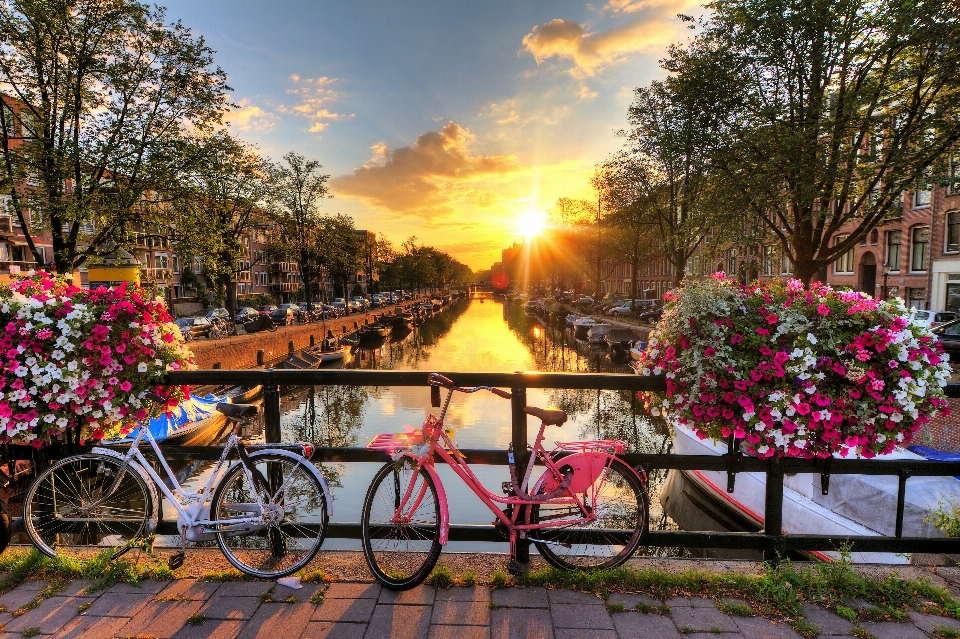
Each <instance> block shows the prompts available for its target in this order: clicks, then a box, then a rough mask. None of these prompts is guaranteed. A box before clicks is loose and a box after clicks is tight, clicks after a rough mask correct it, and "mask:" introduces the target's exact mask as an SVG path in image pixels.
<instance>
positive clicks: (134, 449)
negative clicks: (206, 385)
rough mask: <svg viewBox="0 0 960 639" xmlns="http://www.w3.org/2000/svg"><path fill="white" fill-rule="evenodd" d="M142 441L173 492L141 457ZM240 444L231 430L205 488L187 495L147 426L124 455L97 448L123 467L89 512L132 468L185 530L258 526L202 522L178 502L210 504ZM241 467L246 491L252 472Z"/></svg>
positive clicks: (246, 521) (241, 519) (260, 502)
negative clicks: (147, 479)
mask: <svg viewBox="0 0 960 639" xmlns="http://www.w3.org/2000/svg"><path fill="white" fill-rule="evenodd" d="M144 438H146V440H147V443H149V444H150V447H151V448H152V449H153V452H154V453H155V454H156V456H157V459H159V460H160V465H161V467H162V468H163V471H164V473H165V474H166V476H167V479H168V480H169V481H170V483H171V485H172V486H173V490H172V491H171V490H170V488H169V487H168V486H167V484H166V483H165V482H164V480H163V478H162V477H161V476H160V475H159V473H157V471H155V470H154V469H153V467H152V466H151V465H150V463H149V462H148V461H147V458H146V457H145V456H144V455H143V453H142V452H140V450H139V446H140V443H141V442H142V441H143V439H144ZM239 441H240V440H239V438H238V437H237V433H236V429H234V430H233V432H231V433H230V438H229V439H228V440H227V444H226V445H225V446H224V447H223V453H222V454H221V455H220V459H219V460H218V461H217V464H216V466H214V469H213V472H212V473H211V474H210V478H209V479H208V480H207V484H206V486H204V488H203V489H201V490H200V492H197V493H188V492H186V491H185V490H184V489H183V486H182V485H181V484H180V482H179V481H178V480H177V478H176V476H175V475H174V473H173V471H172V470H170V466H169V465H168V464H167V460H166V458H164V456H163V453H162V452H161V451H160V447H159V446H158V445H157V441H156V440H155V439H154V437H153V434H152V433H151V432H150V429H149V428H147V427H146V425H143V426H141V427H140V429H139V431H138V432H137V435H136V437H134V439H133V441H132V442H131V443H130V448H129V449H127V452H126V454H124V455H121V454H120V453H118V452H116V451H113V450H110V449H108V448H100V447H95V448H93V450H92V451H91V452H93V453H97V454H101V455H108V456H110V457H119V458H121V459H122V462H123V463H122V465H121V467H120V468H121V469H120V472H119V473H117V477H116V479H115V480H114V485H112V486H111V487H110V489H109V490H108V491H106V493H105V495H104V497H103V498H102V499H101V500H99V501H97V502H94V503H93V504H91V505H90V509H91V510H92V509H93V508H96V507H97V506H98V505H99V504H100V503H101V502H102V501H103V500H105V499H107V498H108V497H109V496H110V495H111V494H113V492H114V491H115V490H116V489H117V487H118V486H119V483H120V478H121V477H122V476H123V471H124V470H125V469H126V468H127V466H130V467H131V468H133V470H135V471H137V472H141V473H144V472H145V473H146V474H147V475H148V476H149V477H150V479H151V481H152V482H153V484H154V486H156V487H157V488H158V489H159V490H160V492H161V493H163V495H164V496H165V497H166V498H167V499H168V500H170V502H171V503H172V504H173V506H174V508H176V509H177V512H178V513H179V515H180V517H182V518H183V520H184V521H185V522H186V525H187V527H193V526H198V525H203V526H206V527H214V528H215V530H214V531H211V532H215V531H216V529H217V527H219V526H220V525H225V524H229V525H235V524H249V523H254V522H257V521H258V520H259V518H258V517H238V518H231V519H230V520H228V521H219V520H209V519H204V518H202V517H201V513H202V512H203V509H202V508H198V509H197V511H196V513H191V512H190V511H189V510H188V509H187V508H186V507H185V506H184V504H183V503H182V502H181V499H180V498H182V499H183V500H184V501H186V502H188V503H193V502H199V503H200V504H201V505H202V504H204V503H206V502H209V501H210V500H211V498H212V488H213V487H214V486H215V485H216V484H217V481H218V479H219V478H220V476H221V472H220V471H221V469H222V468H223V466H224V464H225V463H226V462H227V457H228V455H229V454H230V451H231V450H233V449H234V448H238V449H239ZM240 463H241V464H243V470H244V474H245V476H246V479H247V482H248V483H247V485H248V487H253V486H255V484H254V480H253V472H252V470H251V468H250V467H249V466H248V465H247V464H244V463H243V461H242V460H241V462H240ZM288 480H289V478H288ZM285 488H286V482H285V483H284V485H282V486H280V488H279V489H278V490H277V492H278V493H279V492H280V491H282V490H284V489H285ZM174 492H176V493H177V494H178V495H180V498H177V496H176V495H175V494H174ZM251 492H252V493H253V494H254V495H255V496H256V499H257V506H258V508H259V509H260V511H261V512H263V509H264V503H263V500H262V498H261V497H260V492H259V491H257V490H253V491H251ZM183 532H184V531H181V533H183Z"/></svg>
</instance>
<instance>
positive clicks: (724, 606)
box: [717, 601, 753, 617]
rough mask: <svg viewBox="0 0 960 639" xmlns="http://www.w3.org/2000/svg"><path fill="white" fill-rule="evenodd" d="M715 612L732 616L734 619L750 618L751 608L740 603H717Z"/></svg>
mask: <svg viewBox="0 0 960 639" xmlns="http://www.w3.org/2000/svg"><path fill="white" fill-rule="evenodd" d="M717 610H719V611H720V612H722V613H725V614H728V615H733V616H734V617H752V616H753V608H751V607H750V606H747V605H745V604H742V603H726V602H724V601H718V602H717Z"/></svg>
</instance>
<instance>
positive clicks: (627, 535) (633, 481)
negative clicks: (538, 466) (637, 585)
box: [530, 459, 649, 570]
mask: <svg viewBox="0 0 960 639" xmlns="http://www.w3.org/2000/svg"><path fill="white" fill-rule="evenodd" d="M560 469H561V471H562V470H563V469H564V467H563V464H562V463H561V464H560ZM577 497H579V498H580V499H581V500H582V502H583V503H584V504H586V505H587V507H590V505H591V504H594V503H595V504H596V506H595V509H594V513H595V514H596V518H595V519H594V520H593V521H589V522H582V523H578V522H577V520H579V519H582V518H583V514H582V512H581V511H580V508H579V506H576V505H569V504H550V503H543V504H535V505H533V506H531V512H530V520H531V523H541V522H548V521H549V522H550V523H551V527H550V528H542V529H540V530H534V531H532V532H531V536H532V537H536V538H537V540H539V541H537V540H535V541H534V543H535V544H536V546H537V550H538V551H539V552H540V554H541V555H542V556H543V558H544V559H546V560H547V562H548V563H550V564H551V565H552V566H555V567H557V568H564V569H577V570H593V569H598V568H613V567H614V566H619V565H620V564H622V563H623V562H625V561H626V560H627V559H629V558H630V556H631V555H632V554H633V553H634V551H636V549H637V546H639V545H640V542H641V541H642V540H643V538H644V536H645V535H646V532H647V525H648V515H649V513H648V510H649V509H648V497H647V493H646V491H645V490H644V489H643V486H642V484H641V483H640V480H639V479H638V478H637V476H636V473H634V472H633V470H632V469H631V468H629V467H628V466H627V465H626V464H625V463H624V462H622V461H620V460H619V459H614V460H613V463H612V464H611V465H610V468H608V469H607V472H606V474H605V475H603V476H601V477H600V478H599V479H597V481H595V482H594V483H593V485H592V486H590V487H589V488H588V489H587V490H586V492H583V493H580V494H578V495H577ZM594 499H595V500H596V501H595V502H594Z"/></svg>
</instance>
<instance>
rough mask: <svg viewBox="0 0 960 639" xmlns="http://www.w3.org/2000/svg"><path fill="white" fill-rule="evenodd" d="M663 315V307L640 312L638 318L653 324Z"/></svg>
mask: <svg viewBox="0 0 960 639" xmlns="http://www.w3.org/2000/svg"><path fill="white" fill-rule="evenodd" d="M661 317H663V309H662V308H658V309H655V310H652V311H647V312H646V313H640V315H639V320H640V321H641V322H647V323H648V324H655V323H656V322H659V321H660V318H661Z"/></svg>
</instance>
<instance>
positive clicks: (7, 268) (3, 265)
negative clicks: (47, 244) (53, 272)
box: [0, 260, 37, 275]
mask: <svg viewBox="0 0 960 639" xmlns="http://www.w3.org/2000/svg"><path fill="white" fill-rule="evenodd" d="M35 268H37V263H36V262H23V261H19V262H18V261H13V260H8V261H6V262H0V273H2V274H6V275H17V274H18V273H26V272H27V271H29V270H31V269H35Z"/></svg>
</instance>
